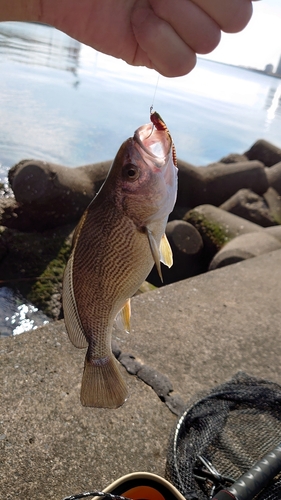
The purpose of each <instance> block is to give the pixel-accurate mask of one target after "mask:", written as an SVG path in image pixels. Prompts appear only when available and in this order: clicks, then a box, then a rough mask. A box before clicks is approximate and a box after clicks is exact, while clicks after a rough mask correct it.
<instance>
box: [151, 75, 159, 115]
mask: <svg viewBox="0 0 281 500" xmlns="http://www.w3.org/2000/svg"><path fill="white" fill-rule="evenodd" d="M159 78H160V73H158V76H157V81H156V85H155V90H154V95H153V99H152V104H151V106H150V114H151V113H152V111H153V106H154V101H155V95H156V92H157V89H158V84H159Z"/></svg>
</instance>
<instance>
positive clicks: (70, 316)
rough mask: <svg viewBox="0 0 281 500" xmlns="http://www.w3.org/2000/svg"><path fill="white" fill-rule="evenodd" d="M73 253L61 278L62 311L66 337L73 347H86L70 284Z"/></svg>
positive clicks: (86, 343) (71, 284) (71, 283)
mask: <svg viewBox="0 0 281 500" xmlns="http://www.w3.org/2000/svg"><path fill="white" fill-rule="evenodd" d="M72 263H73V253H72V255H71V257H70V258H69V260H68V263H67V266H66V268H65V271H64V277H63V310H64V321H65V326H66V329H67V333H68V336H69V338H70V340H71V342H72V344H73V345H75V347H78V348H80V349H81V348H83V347H87V345H88V342H87V340H86V337H85V335H84V330H83V326H82V324H81V321H80V317H79V313H78V310H77V306H76V301H75V296H74V291H73V282H72Z"/></svg>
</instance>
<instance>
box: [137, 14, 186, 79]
mask: <svg viewBox="0 0 281 500" xmlns="http://www.w3.org/2000/svg"><path fill="white" fill-rule="evenodd" d="M131 22H132V28H133V31H134V35H135V37H136V40H137V42H138V44H139V46H140V49H141V50H142V51H143V52H145V53H146V54H147V56H148V58H149V59H150V61H151V65H152V67H153V68H154V69H156V70H157V71H159V73H161V74H162V75H164V76H170V77H172V76H182V75H185V74H187V73H189V72H190V71H191V70H192V69H193V68H194V66H195V64H196V55H195V53H194V51H193V50H192V49H191V48H190V47H189V46H188V45H187V44H186V43H185V42H184V41H183V40H182V39H181V37H180V36H179V35H178V34H177V33H176V32H175V30H174V29H173V28H172V27H171V25H170V24H169V23H167V22H166V21H164V20H163V19H160V18H159V17H158V16H157V15H156V14H154V12H153V11H152V9H150V8H149V7H146V6H141V7H137V8H136V9H135V10H134V11H133V12H132V17H131Z"/></svg>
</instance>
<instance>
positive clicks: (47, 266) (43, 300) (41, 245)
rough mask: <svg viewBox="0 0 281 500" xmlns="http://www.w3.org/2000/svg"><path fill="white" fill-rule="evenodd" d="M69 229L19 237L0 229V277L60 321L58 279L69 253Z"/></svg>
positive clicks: (60, 279)
mask: <svg viewBox="0 0 281 500" xmlns="http://www.w3.org/2000/svg"><path fill="white" fill-rule="evenodd" d="M72 231H73V226H71V225H68V226H63V227H60V228H57V229H56V231H53V230H52V231H46V232H43V233H22V232H19V231H16V230H12V229H8V228H4V227H2V228H1V231H0V276H1V280H2V283H4V285H5V283H9V285H10V286H12V285H13V286H14V287H16V288H17V290H19V292H20V294H21V295H22V296H23V297H24V298H26V299H27V300H28V301H30V302H32V303H33V304H34V305H35V306H36V307H38V308H39V309H41V311H43V312H44V313H45V314H46V315H47V316H49V317H50V318H53V319H58V318H60V317H61V291H62V277H63V272H64V268H65V265H66V262H67V259H68V257H69V255H70V251H71V239H72V238H71V235H72Z"/></svg>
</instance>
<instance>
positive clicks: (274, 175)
mask: <svg viewBox="0 0 281 500" xmlns="http://www.w3.org/2000/svg"><path fill="white" fill-rule="evenodd" d="M265 173H266V177H267V180H268V185H269V187H272V188H274V189H275V190H276V191H277V193H279V194H280V195H281V161H280V162H279V163H276V164H275V165H274V166H273V167H270V168H266V169H265Z"/></svg>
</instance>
